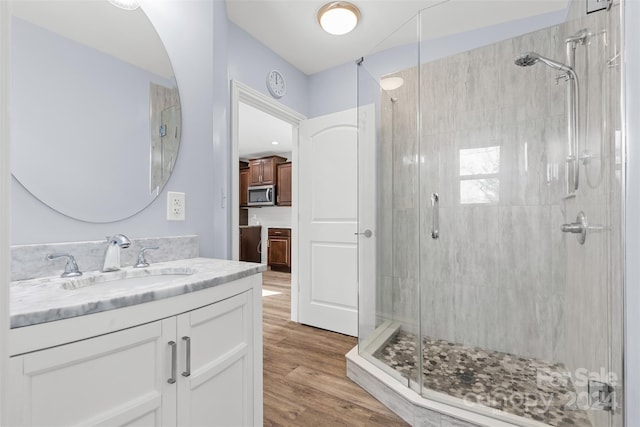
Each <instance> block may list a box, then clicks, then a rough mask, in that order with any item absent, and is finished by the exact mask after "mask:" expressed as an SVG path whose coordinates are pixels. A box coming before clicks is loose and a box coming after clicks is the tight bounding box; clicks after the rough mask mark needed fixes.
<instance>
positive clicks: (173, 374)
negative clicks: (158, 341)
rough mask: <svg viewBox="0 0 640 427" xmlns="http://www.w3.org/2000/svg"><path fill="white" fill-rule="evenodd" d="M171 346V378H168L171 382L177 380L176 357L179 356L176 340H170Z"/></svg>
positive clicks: (173, 382)
mask: <svg viewBox="0 0 640 427" xmlns="http://www.w3.org/2000/svg"><path fill="white" fill-rule="evenodd" d="M169 346H170V347H171V378H169V379H168V380H167V382H168V383H169V384H175V382H176V359H177V358H178V347H177V345H176V342H175V341H169Z"/></svg>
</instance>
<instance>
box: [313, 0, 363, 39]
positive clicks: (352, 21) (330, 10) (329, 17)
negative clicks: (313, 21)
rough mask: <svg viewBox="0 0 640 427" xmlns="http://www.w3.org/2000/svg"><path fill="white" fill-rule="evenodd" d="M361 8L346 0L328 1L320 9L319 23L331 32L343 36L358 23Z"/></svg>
mask: <svg viewBox="0 0 640 427" xmlns="http://www.w3.org/2000/svg"><path fill="white" fill-rule="evenodd" d="M359 19H360V10H359V9H358V8H357V7H356V6H355V5H353V4H351V3H348V2H346V1H334V2H331V3H327V4H325V5H324V6H322V7H321V8H320V10H319V11H318V23H319V24H320V26H321V27H322V29H323V30H325V31H326V32H327V33H329V34H333V35H336V36H341V35H343V34H347V33H348V32H350V31H351V30H353V29H354V28H355V27H356V25H358V20H359Z"/></svg>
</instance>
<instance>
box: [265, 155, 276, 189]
mask: <svg viewBox="0 0 640 427" xmlns="http://www.w3.org/2000/svg"><path fill="white" fill-rule="evenodd" d="M275 179H276V160H275V159H274V158H269V159H262V184H264V185H270V184H275Z"/></svg>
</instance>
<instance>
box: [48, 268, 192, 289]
mask: <svg viewBox="0 0 640 427" xmlns="http://www.w3.org/2000/svg"><path fill="white" fill-rule="evenodd" d="M193 273H195V270H194V269H192V268H157V269H153V268H145V269H129V270H119V271H114V272H109V273H99V274H96V275H95V276H88V275H87V276H80V277H74V278H73V279H68V280H66V281H65V282H63V283H62V284H61V285H60V287H61V288H62V289H66V290H74V289H80V288H84V287H86V286H92V285H98V284H102V283H109V284H113V285H116V284H117V286H126V287H135V286H143V285H150V284H153V283H164V282H170V281H172V280H177V279H184V278H185V277H186V276H189V275H191V274H193Z"/></svg>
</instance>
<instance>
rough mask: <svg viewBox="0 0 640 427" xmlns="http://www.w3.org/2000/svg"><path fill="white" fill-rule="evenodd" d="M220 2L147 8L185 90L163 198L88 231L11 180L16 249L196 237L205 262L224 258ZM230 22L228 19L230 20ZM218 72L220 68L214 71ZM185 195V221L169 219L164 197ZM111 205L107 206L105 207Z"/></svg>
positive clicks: (86, 226) (83, 224)
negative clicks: (217, 126)
mask: <svg viewBox="0 0 640 427" xmlns="http://www.w3.org/2000/svg"><path fill="white" fill-rule="evenodd" d="M217 3H219V2H211V1H207V0H194V1H184V2H175V1H151V0H146V1H144V3H143V4H142V7H143V9H144V11H145V12H146V13H147V15H148V16H149V18H150V20H151V22H152V23H153V24H154V26H155V27H156V29H157V30H158V34H159V35H160V38H161V39H162V41H163V42H164V44H165V47H166V49H167V52H168V54H169V57H170V58H171V61H172V64H173V68H174V71H175V74H176V78H177V81H178V86H179V88H180V98H181V102H182V114H183V133H182V145H181V149H180V154H179V156H178V160H177V163H176V166H175V169H174V173H173V175H172V176H171V179H170V180H169V182H168V184H167V186H166V187H165V191H164V192H163V193H161V194H160V196H159V197H158V198H157V199H156V201H154V202H153V203H152V204H151V205H150V206H148V207H147V208H146V209H145V210H143V211H142V212H140V213H139V214H137V215H135V216H133V217H131V218H129V219H126V220H123V221H118V222H115V223H110V224H91V223H86V222H82V221H77V220H74V219H71V218H68V217H66V216H64V215H61V214H59V213H57V212H55V211H53V210H51V209H50V208H48V207H47V206H45V205H43V204H42V203H41V202H39V201H38V200H37V199H35V198H34V197H33V196H31V195H30V194H29V193H28V192H27V191H26V190H25V189H24V188H23V187H22V186H20V185H19V184H17V183H16V182H15V180H14V185H13V186H12V243H13V244H26V243H41V242H65V241H78V240H96V239H101V238H103V237H104V236H105V235H108V234H113V233H125V234H127V235H129V236H130V237H132V238H135V237H137V236H139V237H144V236H172V235H185V234H198V235H200V237H201V253H202V255H204V256H225V255H226V253H227V249H226V247H227V243H226V237H224V236H223V238H218V236H216V231H215V230H216V229H217V228H218V227H219V226H220V224H222V228H225V227H226V224H227V218H226V216H227V212H226V210H223V209H216V208H215V203H214V201H219V200H220V193H219V192H220V190H219V189H220V188H223V187H225V185H226V183H225V182H224V181H223V180H221V178H220V176H221V175H224V174H226V170H225V168H226V165H227V164H228V159H226V158H216V157H215V156H216V154H217V153H215V152H214V151H215V150H214V146H213V143H212V141H214V135H213V127H214V126H213V123H212V120H213V116H214V108H213V106H214V105H217V106H219V105H221V104H225V105H226V104H227V100H226V99H225V100H223V101H221V102H220V104H218V103H216V104H214V82H213V78H212V76H214V66H213V64H214V60H213V55H214V46H213V31H214V6H215V5H216V4H217ZM225 19H226V18H225ZM216 70H218V71H219V69H217V68H216ZM223 137H225V136H223ZM167 190H170V191H182V192H185V193H186V206H187V220H186V221H184V222H169V221H167V220H166V191H167ZM104 202H105V203H108V201H104Z"/></svg>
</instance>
